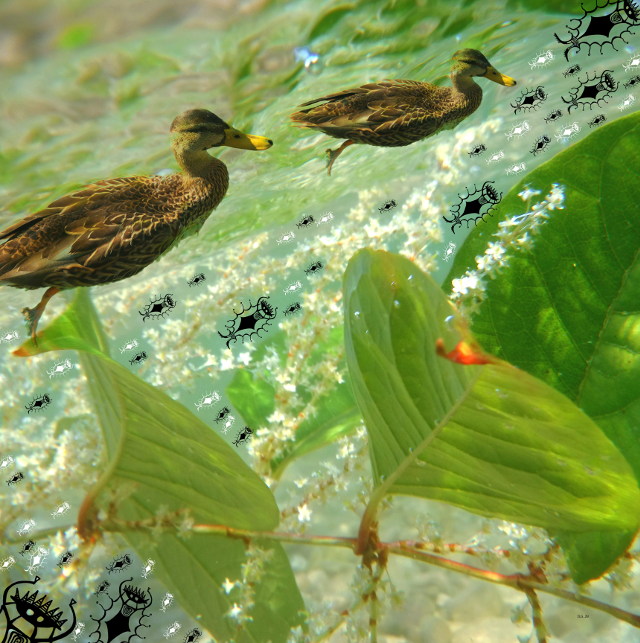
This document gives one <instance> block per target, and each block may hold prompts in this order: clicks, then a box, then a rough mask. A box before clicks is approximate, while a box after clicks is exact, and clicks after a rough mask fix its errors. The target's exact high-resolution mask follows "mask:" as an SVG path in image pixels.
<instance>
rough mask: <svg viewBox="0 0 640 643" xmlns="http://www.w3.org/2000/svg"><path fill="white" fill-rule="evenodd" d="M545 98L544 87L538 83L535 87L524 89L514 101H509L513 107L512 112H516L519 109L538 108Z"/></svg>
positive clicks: (529, 109)
mask: <svg viewBox="0 0 640 643" xmlns="http://www.w3.org/2000/svg"><path fill="white" fill-rule="evenodd" d="M545 100H547V93H546V92H545V91H544V87H542V86H541V85H538V86H537V87H536V88H535V89H531V90H529V89H525V90H524V91H523V92H522V94H521V96H520V98H518V100H516V102H515V103H511V107H513V113H514V114H517V113H518V112H519V111H521V110H525V111H531V110H533V109H538V107H540V105H541V104H542V103H543V102H544V101H545Z"/></svg>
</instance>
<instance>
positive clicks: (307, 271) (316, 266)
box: [304, 261, 324, 275]
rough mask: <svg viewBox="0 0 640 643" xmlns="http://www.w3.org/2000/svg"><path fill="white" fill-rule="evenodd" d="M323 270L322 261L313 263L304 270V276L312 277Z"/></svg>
mask: <svg viewBox="0 0 640 643" xmlns="http://www.w3.org/2000/svg"><path fill="white" fill-rule="evenodd" d="M323 268H324V264H323V263H322V261H314V262H313V263H312V264H311V265H310V266H309V267H308V268H305V271H304V272H305V274H307V275H312V274H314V273H316V272H320V271H321V270H322V269H323Z"/></svg>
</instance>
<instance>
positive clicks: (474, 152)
mask: <svg viewBox="0 0 640 643" xmlns="http://www.w3.org/2000/svg"><path fill="white" fill-rule="evenodd" d="M486 151H487V148H486V146H485V145H484V144H483V143H480V145H476V146H475V147H474V148H473V149H472V150H471V151H470V152H469V153H468V154H469V156H480V154H482V153H483V152H486Z"/></svg>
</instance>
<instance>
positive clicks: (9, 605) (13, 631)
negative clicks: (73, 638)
mask: <svg viewBox="0 0 640 643" xmlns="http://www.w3.org/2000/svg"><path fill="white" fill-rule="evenodd" d="M39 580H40V577H39V576H36V577H35V578H34V580H32V581H30V580H22V581H20V580H19V581H16V582H15V583H11V585H9V586H8V587H7V588H6V589H5V590H4V594H3V595H2V604H1V605H0V616H3V617H4V620H5V627H4V629H3V627H2V625H0V631H4V638H3V639H2V643H53V642H54V641H61V640H62V639H64V638H66V637H67V636H69V635H70V634H71V633H72V632H73V630H74V629H75V627H76V620H77V619H76V613H75V610H74V608H73V606H74V605H75V604H76V601H75V599H73V598H72V599H71V600H70V601H69V609H70V610H71V616H72V617H73V618H72V619H71V624H70V625H69V627H68V628H66V629H65V630H63V629H62V628H63V626H64V625H65V624H66V623H67V620H68V618H69V615H65V613H64V612H62V611H61V610H60V608H59V607H57V606H55V605H52V604H51V603H52V601H51V600H48V599H47V595H46V594H42V596H38V590H37V589H36V590H35V591H33V593H29V591H28V590H27V589H26V588H25V587H20V589H19V588H18V587H19V586H21V585H26V584H29V585H35V584H36V583H38V581H39ZM12 590H13V592H12ZM21 591H22V594H20V592H21ZM64 616H66V618H63V617H64Z"/></svg>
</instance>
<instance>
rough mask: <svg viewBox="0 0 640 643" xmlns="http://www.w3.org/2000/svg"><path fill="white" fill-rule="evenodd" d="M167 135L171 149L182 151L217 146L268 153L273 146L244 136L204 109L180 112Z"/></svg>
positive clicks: (262, 139)
mask: <svg viewBox="0 0 640 643" xmlns="http://www.w3.org/2000/svg"><path fill="white" fill-rule="evenodd" d="M170 132H171V137H172V140H173V144H174V146H177V147H179V148H181V149H183V150H185V151H186V150H189V151H194V152H195V151H199V150H208V149H209V148H211V147H220V146H221V145H226V146H228V147H238V148H240V149H241V150H268V149H269V148H270V147H271V146H272V145H273V141H272V140H271V139H268V138H265V137H264V136H252V135H251V134H244V133H243V132H240V131H239V130H237V129H235V128H234V127H231V125H229V124H227V123H225V122H224V121H223V120H222V119H221V118H220V117H218V116H216V115H215V114H214V113H212V112H210V111H209V110H206V109H189V110H187V111H186V112H182V114H180V115H179V116H176V117H175V118H174V120H173V123H171V130H170Z"/></svg>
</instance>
